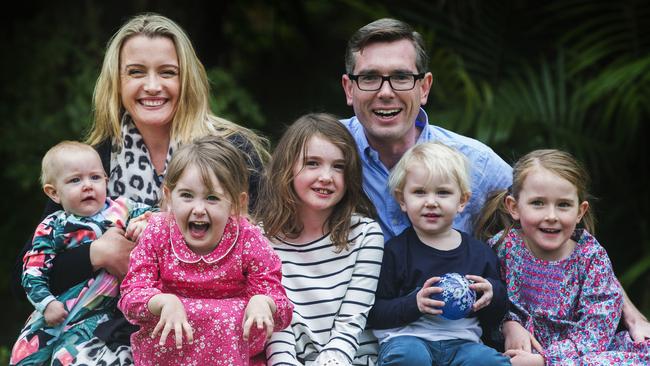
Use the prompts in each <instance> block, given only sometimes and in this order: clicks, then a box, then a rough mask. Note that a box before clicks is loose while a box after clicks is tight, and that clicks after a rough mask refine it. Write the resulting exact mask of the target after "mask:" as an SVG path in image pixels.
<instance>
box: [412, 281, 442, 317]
mask: <svg viewBox="0 0 650 366" xmlns="http://www.w3.org/2000/svg"><path fill="white" fill-rule="evenodd" d="M438 281H440V277H431V278H429V279H428V280H426V282H425V283H424V285H422V288H421V289H420V291H418V293H417V295H416V301H417V303H418V310H420V312H421V313H422V314H430V315H440V314H442V310H440V309H438V308H440V307H443V306H445V302H444V301H438V300H433V299H431V295H433V294H437V293H441V292H442V289H441V288H440V287H434V286H432V285H433V284H434V283H436V282H438Z"/></svg>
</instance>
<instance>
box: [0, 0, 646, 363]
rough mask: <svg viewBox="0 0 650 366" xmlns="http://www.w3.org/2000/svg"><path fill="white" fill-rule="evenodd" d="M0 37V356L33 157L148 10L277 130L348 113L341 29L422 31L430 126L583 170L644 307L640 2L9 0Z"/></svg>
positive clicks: (13, 309) (252, 115) (84, 114)
mask: <svg viewBox="0 0 650 366" xmlns="http://www.w3.org/2000/svg"><path fill="white" fill-rule="evenodd" d="M16 6H17V9H16V10H14V11H12V12H8V11H4V12H2V15H1V17H2V22H1V23H0V24H2V32H1V33H0V37H2V39H1V42H0V44H1V46H0V47H2V58H1V59H0V62H1V65H2V68H1V69H0V70H1V72H0V88H1V89H0V90H1V92H0V93H1V94H0V96H1V99H0V101H1V104H0V136H1V137H2V139H1V141H2V143H1V144H0V164H1V167H0V174H1V175H2V178H1V179H2V182H3V185H4V187H5V195H4V199H3V200H2V201H1V202H2V203H1V204H2V210H1V211H2V213H3V214H2V215H3V216H2V218H3V219H2V220H0V237H1V238H3V242H4V245H2V246H1V247H0V270H1V271H2V275H0V296H1V297H2V299H3V300H4V301H2V302H3V303H4V304H6V305H7V306H4V307H3V309H6V310H5V311H3V314H2V320H3V324H5V327H4V329H3V331H2V332H1V333H0V334H1V335H2V336H1V337H0V344H2V345H4V347H3V348H1V349H0V362H5V361H6V357H7V352H8V349H7V347H10V346H11V344H12V342H13V340H14V339H15V337H16V336H17V332H18V330H19V328H20V325H21V323H22V322H23V321H24V319H25V318H26V316H27V314H28V313H29V312H30V311H31V306H30V305H29V304H28V303H26V302H18V301H16V300H14V299H13V298H12V297H11V295H10V293H9V290H8V288H9V286H8V285H9V281H10V276H9V273H10V270H11V268H12V266H13V263H14V259H15V256H16V254H17V253H18V251H19V249H20V248H21V247H22V245H23V244H24V242H25V240H26V239H27V237H28V236H29V235H31V233H32V231H33V229H34V227H35V225H36V224H37V222H38V220H39V217H40V213H41V210H42V208H43V203H44V195H43V194H42V193H41V191H40V188H39V186H38V183H37V182H38V174H39V170H40V166H39V165H40V159H41V157H42V155H43V153H44V152H45V151H46V150H47V149H48V148H49V147H50V146H52V145H53V144H55V143H56V142H58V141H59V140H61V139H82V138H83V136H84V135H85V133H86V132H87V129H88V127H89V124H90V119H91V105H90V104H91V96H92V91H93V86H94V81H95V78H96V77H97V75H98V72H99V68H100V66H101V61H102V56H103V51H104V47H105V45H106V42H107V41H108V39H109V38H110V36H111V35H112V34H113V33H114V32H115V31H116V30H117V28H118V27H119V26H120V25H121V24H122V23H123V22H124V21H125V20H126V19H128V18H129V17H130V16H132V15H135V14H137V13H140V12H144V11H155V12H158V13H161V14H163V15H166V16H168V17H170V18H172V19H174V20H175V21H177V22H178V23H179V24H180V25H181V26H182V27H183V28H184V29H186V31H187V32H188V33H189V35H190V38H191V39H192V40H193V41H194V45H195V47H196V50H197V52H198V54H199V57H200V58H201V60H202V61H203V62H204V64H205V66H206V68H207V69H208V71H209V75H210V78H211V80H212V83H213V96H214V98H213V101H212V105H213V108H214V109H215V111H217V112H218V114H220V115H222V116H224V117H227V118H230V119H232V120H235V121H237V122H239V123H241V124H243V125H246V126H249V127H252V128H255V129H257V130H259V131H261V132H262V133H264V134H266V135H268V136H269V137H271V138H272V139H276V138H277V137H278V136H279V135H280V134H281V132H282V129H283V126H284V125H286V124H289V123H291V122H292V121H293V120H294V119H295V118H297V117H298V116H300V115H301V114H303V113H306V112H312V111H326V112H331V113H334V114H337V115H339V116H340V117H346V116H349V115H351V114H352V110H351V109H350V108H349V107H347V106H346V104H345V98H344V94H343V92H342V89H341V86H340V80H341V74H342V73H343V72H344V67H343V55H344V52H345V43H346V41H347V38H348V37H349V36H350V35H351V34H352V33H353V32H354V31H355V30H356V29H357V28H358V27H360V26H362V25H364V24H366V23H368V22H370V21H372V20H374V19H377V18H379V17H384V16H391V17H396V18H399V19H402V20H405V21H407V22H409V23H411V24H412V25H414V26H415V27H416V28H417V30H418V31H420V32H421V33H422V34H423V35H424V37H425V39H426V41H427V47H428V48H429V52H430V55H431V63H430V70H431V71H432V72H433V74H434V77H435V84H434V87H433V90H432V94H431V96H430V98H429V103H428V104H427V106H426V110H427V112H428V114H429V117H430V118H431V120H432V122H433V123H436V124H439V125H441V126H443V127H446V128H450V129H452V130H454V131H457V132H460V133H463V134H466V135H469V136H473V137H476V138H478V139H480V140H482V141H483V142H485V143H487V144H489V145H490V146H492V147H493V148H494V149H495V150H496V151H497V152H498V153H499V154H500V155H501V156H502V157H503V158H504V159H505V160H506V161H508V162H513V161H514V160H516V158H517V157H519V156H520V155H521V154H523V153H525V152H527V151H529V150H532V149H535V148H542V147H556V148H562V149H567V150H568V151H570V152H572V153H574V154H575V155H576V156H578V157H579V158H580V159H581V160H583V161H584V162H585V163H586V165H587V166H588V168H589V170H590V172H591V174H592V179H593V183H592V191H593V194H594V195H595V196H596V197H597V198H598V199H597V200H596V201H595V202H594V205H593V207H594V208H595V210H596V215H597V217H598V219H599V225H598V238H599V240H600V242H601V243H602V244H603V245H604V246H605V248H606V249H607V250H608V252H609V254H610V257H611V258H612V261H613V264H614V269H615V271H616V273H617V275H618V276H619V278H620V279H621V281H622V282H623V284H624V286H625V288H626V290H627V291H628V293H629V294H630V296H631V297H632V299H633V301H634V303H635V304H637V305H638V306H639V307H640V308H641V309H643V310H644V312H645V313H646V314H649V313H650V290H649V288H650V286H649V284H650V240H649V238H650V232H649V223H648V217H649V215H648V208H649V207H650V202H649V198H650V197H649V193H648V192H649V191H648V184H649V181H648V178H647V172H646V171H647V169H648V144H647V142H646V139H647V136H648V117H649V115H650V22H648V21H647V19H648V18H649V16H650V5H649V4H648V3H647V2H644V1H634V0H623V1H619V2H610V1H577V0H569V1H546V2H539V1H524V0H519V1H517V0H507V1H479V0H475V1H467V0H462V1H424V0H403V1H400V2H399V3H398V2H392V1H387V0H385V1H360V0H359V1H357V0H332V1H297V0H294V1H270V2H269V1H262V0H243V1H187V2H175V1H145V0H139V1H128V2H127V1H113V2H99V1H97V2H94V1H76V2H53V1H36V2H23V3H20V4H16Z"/></svg>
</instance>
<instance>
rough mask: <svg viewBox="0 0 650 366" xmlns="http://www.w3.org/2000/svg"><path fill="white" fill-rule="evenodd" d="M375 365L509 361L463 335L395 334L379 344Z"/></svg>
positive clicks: (428, 365) (485, 364) (489, 365)
mask: <svg viewBox="0 0 650 366" xmlns="http://www.w3.org/2000/svg"><path fill="white" fill-rule="evenodd" d="M378 361H379V366H388V365H391V366H392V365H404V366H420V365H421V366H432V365H433V366H460V365H466V366H475V365H480V366H492V365H494V366H501V365H504V366H505V365H510V359H509V358H508V357H507V356H504V355H503V354H501V353H499V352H497V351H496V350H495V349H493V348H490V347H488V346H486V345H484V344H481V343H476V342H472V341H467V340H463V339H452V340H446V341H427V340H425V339H422V338H418V337H413V336H399V337H395V338H393V339H390V340H389V341H388V342H384V343H382V344H381V345H380V346H379V360H378Z"/></svg>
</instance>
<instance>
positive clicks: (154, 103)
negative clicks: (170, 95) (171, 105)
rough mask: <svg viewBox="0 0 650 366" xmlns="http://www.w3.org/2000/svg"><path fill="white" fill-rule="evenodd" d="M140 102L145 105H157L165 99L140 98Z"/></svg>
mask: <svg viewBox="0 0 650 366" xmlns="http://www.w3.org/2000/svg"><path fill="white" fill-rule="evenodd" d="M141 103H142V104H144V105H146V106H147V107H157V106H159V105H162V104H163V103H165V101H164V100H162V99H156V100H150V99H142V100H141Z"/></svg>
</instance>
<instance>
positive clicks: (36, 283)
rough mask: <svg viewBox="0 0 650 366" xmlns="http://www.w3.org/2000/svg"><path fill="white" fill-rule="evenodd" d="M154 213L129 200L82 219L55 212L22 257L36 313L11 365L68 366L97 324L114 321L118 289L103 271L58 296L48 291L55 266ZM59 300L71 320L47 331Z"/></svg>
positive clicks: (26, 285)
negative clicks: (64, 255)
mask: <svg viewBox="0 0 650 366" xmlns="http://www.w3.org/2000/svg"><path fill="white" fill-rule="evenodd" d="M149 210H151V208H150V207H149V206H146V205H144V204H140V203H136V202H133V201H131V200H128V199H125V198H118V199H115V200H112V199H107V200H106V204H105V205H104V208H103V209H102V210H101V211H100V212H99V213H97V214H95V215H93V216H89V217H81V216H76V215H72V214H68V213H66V212H65V211H57V212H54V213H52V214H51V215H49V216H48V217H46V218H45V219H44V220H43V221H42V222H41V223H40V224H39V225H38V227H37V228H36V232H35V233H34V239H33V241H32V242H33V246H32V249H31V250H30V251H28V252H27V253H26V254H25V256H24V258H23V262H24V264H23V276H22V285H23V287H24V288H25V291H26V292H27V298H28V299H29V301H30V302H31V303H32V304H33V305H34V307H35V308H36V311H34V312H33V313H32V314H31V315H30V317H29V319H27V323H26V324H25V326H24V327H23V329H22V330H21V332H20V336H19V337H18V341H17V342H16V344H15V345H14V347H13V350H12V352H11V360H10V364H11V365H40V364H48V363H50V359H52V363H53V364H55V365H68V364H70V362H72V361H73V359H74V358H75V356H76V354H77V352H79V349H78V346H79V345H80V344H81V343H83V342H85V341H87V340H88V339H90V338H91V337H92V335H93V332H94V331H95V329H96V328H97V326H98V325H99V324H101V323H102V322H104V321H106V320H108V319H109V318H110V317H112V316H113V312H114V311H115V304H116V303H117V295H118V290H119V285H118V282H117V279H116V278H115V277H114V276H113V275H111V274H109V273H108V272H105V271H100V272H99V273H98V274H97V276H95V277H94V278H91V279H90V280H88V281H85V282H82V283H80V284H78V285H76V286H74V287H72V288H70V289H68V290H67V291H65V292H64V293H63V294H61V295H59V296H56V297H55V296H54V295H53V294H52V292H50V288H49V273H50V269H51V267H52V261H54V258H55V257H56V255H57V254H58V253H61V252H62V251H64V250H66V249H69V248H74V247H77V246H80V245H90V243H92V242H93V241H94V240H95V239H97V238H98V237H100V236H101V235H102V234H103V233H104V232H105V231H106V230H107V229H108V228H109V227H113V226H115V227H118V228H121V229H125V228H126V226H127V223H128V220H129V219H130V218H133V217H137V216H140V215H141V214H143V213H144V212H145V211H149ZM53 300H58V301H61V302H62V303H63V304H64V305H65V308H66V310H67V311H68V317H67V318H66V319H65V321H64V322H63V323H61V324H59V325H57V326H53V327H52V326H48V325H47V324H46V323H45V319H44V318H43V311H45V308H46V307H47V305H48V304H49V303H50V302H51V301H53Z"/></svg>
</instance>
